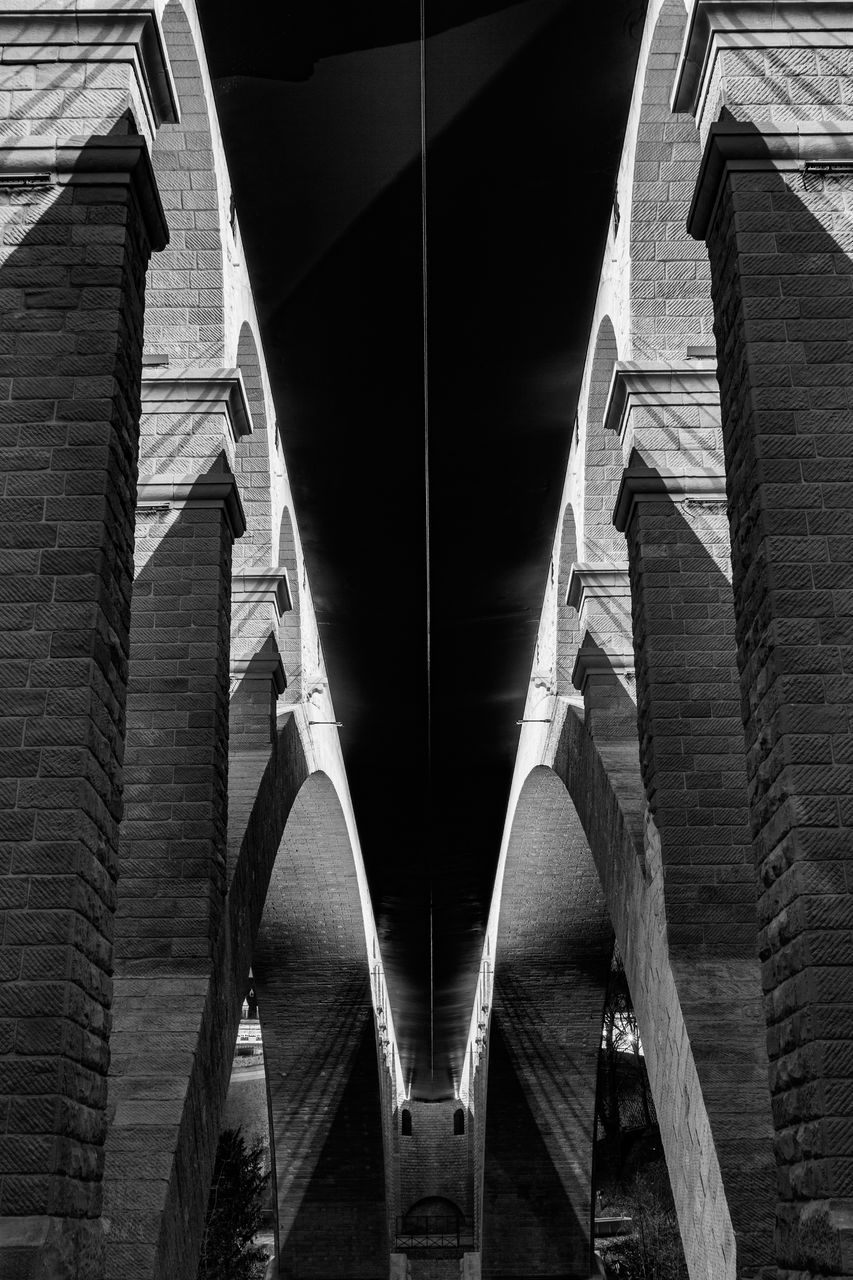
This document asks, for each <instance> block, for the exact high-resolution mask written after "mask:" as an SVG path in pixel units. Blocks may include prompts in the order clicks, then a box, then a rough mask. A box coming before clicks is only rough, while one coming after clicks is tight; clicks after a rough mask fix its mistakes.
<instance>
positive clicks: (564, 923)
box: [482, 766, 613, 1277]
mask: <svg viewBox="0 0 853 1280" xmlns="http://www.w3.org/2000/svg"><path fill="white" fill-rule="evenodd" d="M612 953H613V932H612V929H611V926H610V920H609V917H608V913H607V908H606V905H605V902H604V895H603V891H602V887H601V882H600V879H599V876H598V872H597V870H596V867H595V864H594V862H593V859H592V856H591V854H590V850H589V845H588V844H587V841H586V837H585V835H584V831H583V828H582V826H581V823H580V820H579V818H578V816H577V813H576V812H575V809H574V807H573V805H572V804H571V801H570V800H569V798H568V795H567V792H566V789H565V786H564V785H563V783H562V782H561V781H560V780H559V778H557V777H556V775H555V774H554V773H553V772H552V771H551V770H550V769H547V768H544V767H542V766H539V767H537V768H534V769H533V771H532V772H531V773H530V774H529V775H528V777H527V779H526V780H525V782H524V784H523V786H522V789H521V792H520V795H519V798H518V802H517V804H516V807H515V812H514V817H513V822H512V828H511V833H510V837H509V844H508V848H507V856H506V865H505V871H504V876H503V884H502V889H501V904H500V917H499V923H498V934H497V945H496V954H495V977H494V998H493V1009H492V1021H491V1028H490V1032H489V1066H488V1093H487V1116H486V1145H485V1158H484V1185H483V1246H482V1247H483V1274H484V1276H493V1275H494V1276H497V1275H499V1274H501V1273H503V1272H504V1271H508V1272H513V1271H517V1272H519V1273H521V1271H522V1270H523V1264H524V1257H523V1254H522V1253H521V1252H518V1253H517V1251H518V1250H519V1249H520V1250H524V1249H526V1248H528V1247H529V1241H530V1240H531V1239H536V1240H537V1250H536V1268H537V1272H538V1273H539V1274H542V1275H567V1276H584V1277H585V1276H588V1275H590V1274H591V1273H592V1238H593V1237H592V1213H593V1209H592V1156H593V1138H594V1132H595V1087H596V1078H597V1066H598V1053H599V1045H600V1042H601V1024H602V1013H603V1008H604V999H605V991H606V986H607V978H608V973H609V969H610V961H611V956H612ZM525 1274H527V1272H526V1273H525Z"/></svg>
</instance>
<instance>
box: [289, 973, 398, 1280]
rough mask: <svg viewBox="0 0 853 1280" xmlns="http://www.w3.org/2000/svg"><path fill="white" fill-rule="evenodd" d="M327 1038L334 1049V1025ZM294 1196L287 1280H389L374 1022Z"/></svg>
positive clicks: (363, 1026) (362, 1034)
mask: <svg viewBox="0 0 853 1280" xmlns="http://www.w3.org/2000/svg"><path fill="white" fill-rule="evenodd" d="M365 994H366V1000H365V1003H366V1006H367V1009H369V1008H370V1001H369V992H366V993H365ZM328 1034H329V1036H330V1038H331V1039H332V1040H333V1041H334V1039H336V1038H337V1036H338V1035H339V1034H340V1033H339V1031H338V1028H337V1027H336V1026H334V1025H331V1024H330V1025H329V1027H328ZM325 1119H326V1121H328V1120H329V1119H330V1117H325ZM294 1194H295V1195H298V1198H299V1204H298V1209H297V1211H296V1213H295V1216H294V1219H293V1221H292V1225H291V1226H290V1229H289V1230H288V1232H287V1233H286V1235H285V1236H284V1237H283V1239H282V1241H281V1256H280V1275H281V1276H282V1277H286V1278H287V1280H327V1277H329V1276H336V1277H339V1278H340V1280H386V1276H387V1272H388V1224H387V1220H386V1212H385V1167H384V1156H383V1146H382V1129H381V1124H380V1112H379V1084H378V1080H377V1066H376V1043H375V1036H374V1030H373V1021H372V1018H370V1017H367V1018H365V1019H363V1020H362V1021H361V1023H360V1028H359V1038H358V1046H357V1048H356V1051H355V1056H354V1057H353V1058H352V1061H351V1065H350V1068H349V1071H348V1075H347V1080H346V1084H345V1086H344V1089H343V1092H342V1093H341V1095H340V1100H339V1101H338V1103H337V1106H336V1108H335V1110H334V1115H333V1117H331V1124H330V1127H328V1131H327V1135H326V1137H325V1140H324V1141H323V1142H322V1146H321V1147H320V1150H319V1154H317V1155H316V1163H315V1164H314V1166H313V1171H312V1173H311V1176H310V1179H309V1180H308V1181H307V1183H304V1184H302V1185H301V1186H299V1188H298V1191H295V1192H294Z"/></svg>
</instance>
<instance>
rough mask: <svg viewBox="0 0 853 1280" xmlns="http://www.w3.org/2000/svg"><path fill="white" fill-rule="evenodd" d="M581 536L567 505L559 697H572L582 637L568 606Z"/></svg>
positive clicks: (562, 557) (560, 560) (563, 536)
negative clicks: (569, 591) (573, 566)
mask: <svg viewBox="0 0 853 1280" xmlns="http://www.w3.org/2000/svg"><path fill="white" fill-rule="evenodd" d="M578 558H579V557H578V536H577V526H576V524H575V513H574V508H573V507H572V504H571V503H570V502H567V503H566V505H565V507H564V509H563V518H562V520H561V522H560V542H559V558H558V562H557V563H558V569H557V693H559V694H564V695H565V694H573V693H574V686H573V685H572V670H573V668H574V664H575V658H576V656H577V651H578V645H579V644H580V641H581V635H580V630H579V623H578V611H577V609H575V608H574V607H573V606H572V605H569V604H566V592H567V591H568V589H569V574H570V573H571V569H572V565H573V564H574V563H575V562H576V561H577V560H578Z"/></svg>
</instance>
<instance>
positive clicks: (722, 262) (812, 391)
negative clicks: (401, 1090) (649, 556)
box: [676, 0, 853, 1276]
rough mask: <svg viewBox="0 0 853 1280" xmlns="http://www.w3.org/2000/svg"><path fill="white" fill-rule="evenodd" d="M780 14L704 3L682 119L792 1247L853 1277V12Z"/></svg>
mask: <svg viewBox="0 0 853 1280" xmlns="http://www.w3.org/2000/svg"><path fill="white" fill-rule="evenodd" d="M772 10H773V12H772V14H771V13H770V12H768V11H767V10H766V7H765V6H761V5H753V4H748V3H729V4H726V5H719V6H713V5H710V4H706V3H704V0H700V2H699V3H697V5H696V7H695V13H694V20H693V24H692V29H691V32H690V37H689V40H688V44H687V46H686V51H685V58H684V61H683V63H682V67H681V71H680V76H679V82H678V85H677V89H676V106H677V108H678V109H680V110H685V109H687V110H692V111H693V113H694V115H695V117H696V121H697V125H698V127H699V131H700V135H701V137H702V138H703V140H704V141H705V153H704V158H703V162H702V167H701V170H700V174H699V180H698V184H697V187H696V193H695V197H694V201H693V206H692V210H691V215H690V222H689V228H690V230H691V232H692V234H693V235H694V236H695V237H696V238H697V239H704V240H705V241H706V242H707V245H708V251H709V256H710V261H711V271H712V281H713V298H714V311H715V319H716V335H717V349H718V357H719V368H720V391H721V402H722V420H723V435H724V442H725V457H726V477H727V493H728V507H729V519H730V525H731V537H732V562H733V569H734V596H735V614H736V619H737V643H738V661H739V668H740V674H741V696H742V707H743V715H744V722H745V727H746V746H747V770H748V777H749V804H750V816H751V823H752V835H753V850H754V858H755V867H756V872H757V877H758V889H759V906H758V911H759V926H760V933H759V948H760V955H761V960H762V965H763V982H764V990H765V1012H766V1019H767V1034H768V1049H769V1056H770V1075H771V1092H772V1098H773V1117H774V1123H775V1131H776V1141H775V1156H776V1164H777V1170H778V1186H779V1201H778V1204H777V1210H776V1256H777V1260H778V1263H779V1265H780V1267H781V1268H782V1274H784V1275H785V1276H787V1275H788V1274H789V1273H793V1272H796V1273H797V1274H799V1273H800V1272H804V1271H807V1272H808V1273H809V1274H815V1275H828V1274H837V1273H841V1272H843V1273H850V1272H851V1271H853V1167H852V1166H851V1160H850V1141H851V1133H853V1105H852V1104H851V1096H853V1090H852V1089H851V1085H853V953H851V947H850V926H851V921H853V882H851V878H850V873H849V865H850V847H851V835H853V805H851V799H850V796H851V788H853V720H851V716H850V706H851V699H853V683H852V682H851V675H850V671H849V654H850V652H851V650H850V646H851V642H853V603H851V602H853V555H851V547H853V513H852V512H851V508H850V504H849V494H850V480H851V478H853V400H851V396H850V385H851V382H853V362H851V355H850V345H849V339H850V330H851V324H853V274H851V267H850V255H851V248H853V240H851V233H850V222H849V204H850V198H851V182H853V179H851V176H850V174H851V170H853V111H851V109H850V108H849V107H844V106H840V107H839V106H838V105H837V104H839V103H848V102H850V101H851V91H852V90H853V14H851V12H850V11H849V9H848V8H847V7H846V6H836V5H832V4H823V3H820V2H818V3H811V4H807V5H793V4H788V3H785V2H784V0H782V2H781V3H779V4H776V5H773V6H772ZM827 88H831V93H832V102H833V104H836V105H834V106H833V109H832V121H833V123H832V124H827V123H825V118H826V114H827V106H826V103H827V101H828V99H827V97H826V90H827ZM768 89H769V91H770V98H769V99H768ZM723 112H724V114H725V121H724V122H723V121H721V120H720V117H721V113H723ZM776 119H778V120H780V121H782V123H781V124H780V125H779V126H774V125H771V124H769V123H768V121H769V120H776ZM792 120H793V121H795V122H796V123H788V122H791V121H792Z"/></svg>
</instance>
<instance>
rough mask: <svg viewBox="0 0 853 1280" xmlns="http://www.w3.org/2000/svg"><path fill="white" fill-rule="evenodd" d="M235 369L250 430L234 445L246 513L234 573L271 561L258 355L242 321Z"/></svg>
mask: <svg viewBox="0 0 853 1280" xmlns="http://www.w3.org/2000/svg"><path fill="white" fill-rule="evenodd" d="M237 368H238V369H239V370H240V374H241V376H242V378H243V386H244V387H245V390H246V400H247V403H248V405H249V412H250V414H251V417H252V431H251V433H250V434H249V435H246V436H243V437H242V438H241V439H240V441H239V442H238V444H237V449H236V457H235V461H234V471H235V473H236V476H237V481H238V483H239V486H240V497H241V499H242V502H243V510H244V511H245V513H246V532H245V533H244V534H243V536H242V538H240V539H239V540H238V541H237V542H236V543H235V545H234V572H235V573H240V572H241V571H243V570H246V569H250V568H254V569H268V568H269V567H270V566H271V564H272V495H271V480H270V449H269V434H268V426H267V413H266V402H265V398H264V387H263V378H262V373H261V357H260V353H259V351H258V344H257V341H256V339H255V335H254V333H253V332H252V328H251V325H250V324H249V323H248V321H244V322H243V324H242V326H241V328H240V336H239V339H238V342H237Z"/></svg>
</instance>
